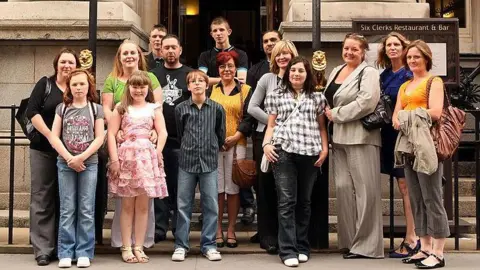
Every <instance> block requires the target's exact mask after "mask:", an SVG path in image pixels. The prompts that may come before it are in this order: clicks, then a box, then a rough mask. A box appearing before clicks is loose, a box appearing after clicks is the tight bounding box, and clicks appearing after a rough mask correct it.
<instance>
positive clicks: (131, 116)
mask: <svg viewBox="0 0 480 270" xmlns="http://www.w3.org/2000/svg"><path fill="white" fill-rule="evenodd" d="M126 89H128V91H125V92H124V94H123V98H122V101H121V103H119V104H118V105H117V107H116V108H115V110H114V112H113V115H112V118H111V120H110V123H109V126H108V149H109V154H110V164H109V168H108V176H109V178H108V179H109V191H110V193H111V194H112V195H114V196H117V197H120V198H122V208H121V213H120V230H121V234H122V244H123V245H122V247H121V251H122V259H123V260H124V261H125V262H127V263H136V262H142V263H144V262H148V260H149V258H148V256H146V255H145V253H144V252H143V243H144V241H145V232H146V230H147V220H148V202H149V199H150V198H160V199H162V198H165V197H167V196H168V192H167V185H166V182H165V172H164V170H163V159H162V150H163V147H164V145H165V141H166V139H167V130H166V127H165V120H164V118H163V114H162V109H161V106H160V105H158V104H155V103H154V98H153V92H152V82H151V80H150V78H149V77H148V74H147V72H144V71H135V72H134V73H133V74H132V75H131V77H130V78H129V79H128V81H127V84H126ZM120 129H121V130H122V131H123V132H124V138H125V141H124V142H122V143H120V144H118V145H117V141H116V135H117V132H118V131H119V130H120ZM152 129H155V131H156V132H157V134H158V140H157V144H156V146H155V145H154V144H152V142H151V141H150V132H151V130H152ZM133 225H134V226H133ZM132 228H134V230H135V232H134V240H135V245H134V246H133V248H132V230H133V229H132Z"/></svg>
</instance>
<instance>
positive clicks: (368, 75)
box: [325, 62, 382, 146]
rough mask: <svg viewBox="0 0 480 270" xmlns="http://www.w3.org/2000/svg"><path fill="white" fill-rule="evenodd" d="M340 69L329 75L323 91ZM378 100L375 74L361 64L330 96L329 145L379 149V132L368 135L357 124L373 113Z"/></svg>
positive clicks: (377, 74) (368, 67) (377, 82)
mask: <svg viewBox="0 0 480 270" xmlns="http://www.w3.org/2000/svg"><path fill="white" fill-rule="evenodd" d="M344 65H345V64H344ZM344 65H341V66H338V67H336V68H335V69H334V70H333V71H332V72H331V73H330V76H329V78H328V83H327V86H326V88H325V89H328V86H329V85H330V83H332V81H333V79H334V78H335V75H336V74H337V73H338V72H339V71H340V70H341V68H342V67H343V66H344ZM364 68H365V69H364ZM362 69H364V70H363V77H362V80H361V84H360V89H359V87H358V79H359V77H358V75H359V73H360V71H361V70H362ZM379 99H380V76H379V73H378V70H377V69H376V68H373V67H371V66H368V64H367V63H366V62H363V63H361V64H360V65H359V66H358V67H357V68H356V69H355V70H354V71H353V72H352V73H351V74H350V75H349V76H348V77H347V78H346V79H345V80H344V81H343V83H342V85H341V86H340V87H339V88H338V90H337V92H336V93H335V94H334V95H333V104H329V106H330V108H331V111H332V116H333V136H332V140H333V142H334V143H338V144H349V145H355V144H371V145H377V146H381V144H382V143H381V139H380V129H376V130H372V131H368V130H366V129H365V128H364V127H363V126H362V123H361V122H360V119H361V118H362V117H364V116H366V115H368V114H370V113H372V112H373V111H374V110H375V107H376V106H377V104H378V101H379ZM332 107H333V108H332Z"/></svg>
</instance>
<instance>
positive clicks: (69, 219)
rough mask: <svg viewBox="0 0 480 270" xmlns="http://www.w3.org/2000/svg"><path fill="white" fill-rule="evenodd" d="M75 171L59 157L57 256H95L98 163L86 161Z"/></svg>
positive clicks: (91, 257)
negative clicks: (82, 167)
mask: <svg viewBox="0 0 480 270" xmlns="http://www.w3.org/2000/svg"><path fill="white" fill-rule="evenodd" d="M85 166H86V169H85V170H84V171H82V172H79V173H78V172H76V171H75V170H73V169H71V168H70V167H68V165H67V164H66V163H65V161H60V160H59V161H58V162H57V167H58V183H59V190H60V225H59V230H58V258H59V259H63V258H71V259H78V258H79V257H88V258H90V259H93V254H94V249H95V217H94V215H95V189H96V187H97V169H98V165H97V163H93V164H85Z"/></svg>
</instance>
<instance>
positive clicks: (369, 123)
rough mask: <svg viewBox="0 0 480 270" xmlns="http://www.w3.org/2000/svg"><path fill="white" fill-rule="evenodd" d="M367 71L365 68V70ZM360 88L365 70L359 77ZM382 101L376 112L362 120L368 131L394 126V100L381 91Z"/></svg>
mask: <svg viewBox="0 0 480 270" xmlns="http://www.w3.org/2000/svg"><path fill="white" fill-rule="evenodd" d="M364 69H365V68H364ZM358 76H359V79H358V88H359V89H360V83H361V82H362V76H363V69H362V71H360V74H359V75H358ZM380 91H381V92H380V99H379V100H378V104H377V107H375V110H374V111H373V112H372V113H371V114H369V115H367V116H365V117H363V118H362V119H361V121H362V125H363V127H364V128H365V129H366V130H374V129H379V128H382V127H384V126H386V125H391V124H392V115H393V105H392V99H391V98H390V96H389V95H386V94H385V92H384V91H383V89H381V90H380Z"/></svg>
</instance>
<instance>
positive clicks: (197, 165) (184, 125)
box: [175, 98, 225, 173]
mask: <svg viewBox="0 0 480 270" xmlns="http://www.w3.org/2000/svg"><path fill="white" fill-rule="evenodd" d="M175 121H176V123H177V136H178V138H179V140H180V157H179V160H178V163H179V167H180V168H181V169H182V170H184V171H186V172H189V173H207V172H212V171H214V170H216V169H217V166H218V152H219V150H220V147H222V145H223V144H224V143H225V111H224V109H223V108H222V105H220V104H218V103H216V102H215V101H213V100H211V99H209V98H207V99H206V100H205V102H204V103H203V105H202V107H201V108H200V109H199V108H198V106H197V105H196V104H195V103H193V101H192V98H190V99H188V100H185V101H184V102H182V103H180V104H179V105H178V106H177V107H176V108H175Z"/></svg>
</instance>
